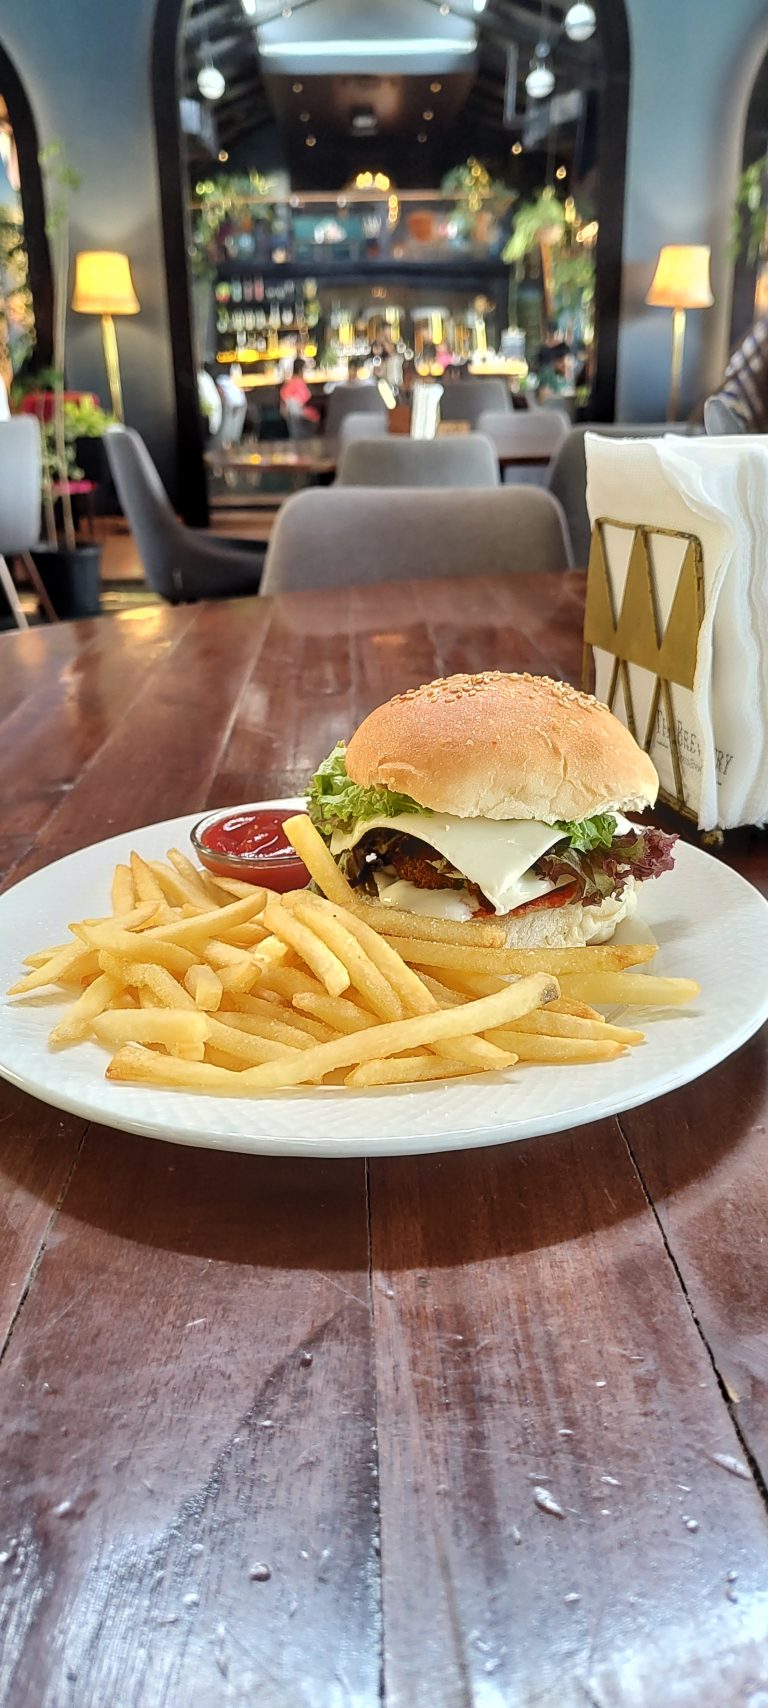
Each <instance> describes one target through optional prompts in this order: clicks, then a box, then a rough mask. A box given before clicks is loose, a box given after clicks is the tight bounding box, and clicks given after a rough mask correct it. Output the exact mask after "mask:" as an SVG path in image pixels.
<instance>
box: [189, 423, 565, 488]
mask: <svg viewBox="0 0 768 1708" xmlns="http://www.w3.org/2000/svg"><path fill="white" fill-rule="evenodd" d="M454 425H455V424H454ZM338 459H339V440H338V439H323V438H315V439H259V440H257V441H256V442H255V443H251V442H250V441H246V442H245V443H244V444H242V443H241V444H239V445H221V446H218V447H216V448H215V449H213V450H209V451H206V453H205V461H206V463H207V465H208V467H209V468H210V469H211V471H212V473H214V474H216V475H222V476H224V477H225V478H226V476H227V474H230V475H231V474H234V473H238V474H243V473H246V474H252V475H254V476H255V475H261V474H273V473H275V472H276V471H279V472H280V473H281V474H285V473H288V474H304V475H311V476H316V477H321V478H322V477H324V478H326V479H329V480H330V479H332V478H333V476H334V475H335V473H336V467H337V463H338ZM551 461H552V456H551V453H549V452H548V453H547V455H546V456H541V455H539V454H538V453H536V454H535V455H534V454H533V453H532V452H528V451H525V450H521V451H499V453H498V462H499V469H500V471H501V473H502V475H503V473H504V470H505V469H508V468H546V467H548V466H549V464H550V463H551Z"/></svg>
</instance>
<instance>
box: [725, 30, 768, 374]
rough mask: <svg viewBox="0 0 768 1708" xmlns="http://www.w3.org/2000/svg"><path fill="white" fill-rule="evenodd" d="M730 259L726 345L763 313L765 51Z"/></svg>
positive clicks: (747, 132) (767, 196)
mask: <svg viewBox="0 0 768 1708" xmlns="http://www.w3.org/2000/svg"><path fill="white" fill-rule="evenodd" d="M732 246H733V260H734V274H733V302H732V308H731V329H730V344H731V346H733V345H735V344H737V343H738V342H739V340H740V339H741V338H743V337H744V335H745V333H746V332H748V330H749V328H750V326H751V325H752V322H753V320H754V319H756V317H757V316H758V315H768V52H766V53H765V55H764V57H763V59H762V63H761V64H760V65H759V67H758V70H757V72H756V75H755V79H754V82H753V84H752V91H751V94H750V97H749V105H748V107H747V113H746V120H745V124H744V143H743V147H742V157H741V172H740V176H739V182H738V186H737V192H736V198H735V201H734V207H733V226H732Z"/></svg>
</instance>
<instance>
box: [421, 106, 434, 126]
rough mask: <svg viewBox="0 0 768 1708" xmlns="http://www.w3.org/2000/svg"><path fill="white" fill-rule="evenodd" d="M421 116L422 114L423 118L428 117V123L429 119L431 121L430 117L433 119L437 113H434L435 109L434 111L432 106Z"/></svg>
mask: <svg viewBox="0 0 768 1708" xmlns="http://www.w3.org/2000/svg"><path fill="white" fill-rule="evenodd" d="M421 116H422V118H423V119H426V121H427V124H429V121H430V119H433V118H434V116H435V115H434V113H433V111H432V108H431V107H427V109H426V111H425V112H423V113H422V115H421Z"/></svg>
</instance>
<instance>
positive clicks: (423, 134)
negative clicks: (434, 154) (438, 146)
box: [416, 130, 427, 142]
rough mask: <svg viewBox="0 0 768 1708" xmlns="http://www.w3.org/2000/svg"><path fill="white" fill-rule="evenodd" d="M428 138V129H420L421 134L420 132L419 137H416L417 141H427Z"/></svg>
mask: <svg viewBox="0 0 768 1708" xmlns="http://www.w3.org/2000/svg"><path fill="white" fill-rule="evenodd" d="M426 140H427V133H426V131H425V130H420V131H419V134H418V136H417V138H416V141H417V142H426Z"/></svg>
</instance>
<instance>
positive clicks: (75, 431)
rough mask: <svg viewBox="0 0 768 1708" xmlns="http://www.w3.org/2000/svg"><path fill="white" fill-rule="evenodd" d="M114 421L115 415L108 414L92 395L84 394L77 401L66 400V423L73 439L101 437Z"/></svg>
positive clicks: (68, 432) (69, 434)
mask: <svg viewBox="0 0 768 1708" xmlns="http://www.w3.org/2000/svg"><path fill="white" fill-rule="evenodd" d="M114 421H115V417H114V415H108V414H107V411H106V409H101V408H100V407H99V405H98V403H94V401H93V399H92V398H91V397H88V396H86V395H83V396H82V397H81V398H78V400H77V402H75V401H74V400H72V401H65V404H64V425H65V428H66V431H67V434H68V436H69V437H70V438H72V439H101V438H102V437H103V435H104V433H106V430H107V428H108V427H112V426H113V425H114Z"/></svg>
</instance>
